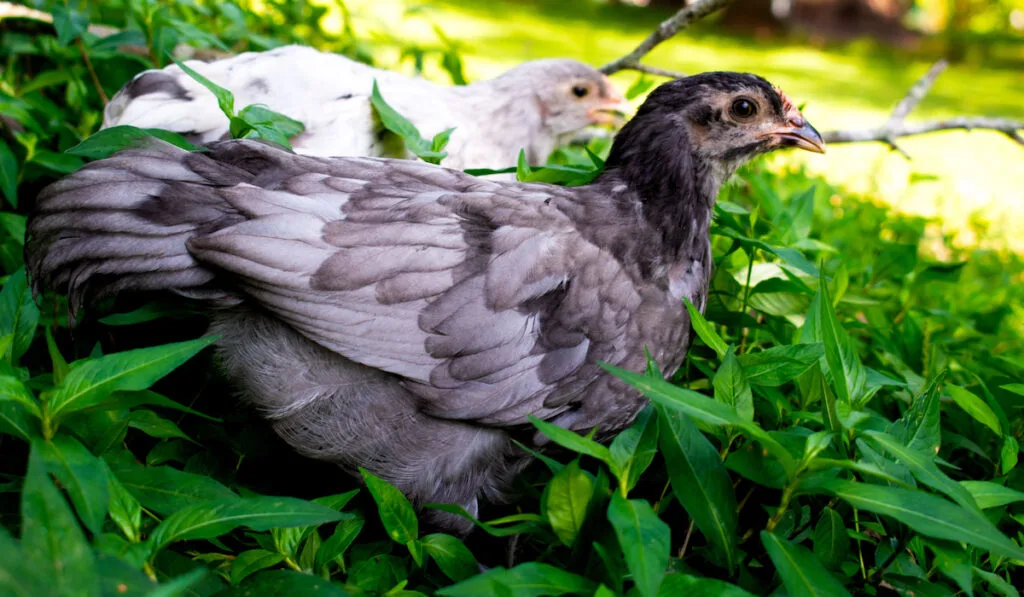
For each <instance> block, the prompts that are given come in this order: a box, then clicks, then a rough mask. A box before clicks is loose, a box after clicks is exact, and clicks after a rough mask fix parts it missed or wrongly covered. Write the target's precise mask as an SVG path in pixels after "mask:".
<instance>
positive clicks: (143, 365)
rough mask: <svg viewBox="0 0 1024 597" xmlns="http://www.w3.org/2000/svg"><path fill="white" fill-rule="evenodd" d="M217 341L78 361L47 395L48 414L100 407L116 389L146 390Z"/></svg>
mask: <svg viewBox="0 0 1024 597" xmlns="http://www.w3.org/2000/svg"><path fill="white" fill-rule="evenodd" d="M216 339H217V338H216V337H213V336H208V337H205V338H198V339H196V340H190V341H187V342H177V343H174V344H165V345H163V346H154V347H152V348H139V349H136V350H128V351H125V352H119V353H115V354H109V355H105V356H102V357H99V358H95V359H88V360H85V361H78V362H76V363H75V365H74V366H73V368H72V369H71V371H70V372H69V373H68V375H67V377H65V378H64V381H62V382H61V383H60V384H59V385H58V386H57V387H56V388H54V390H53V393H52V394H50V396H49V400H48V402H49V408H50V413H51V415H52V416H53V417H54V418H56V417H57V416H58V415H66V414H69V413H72V412H75V411H79V410H82V409H85V408H89V407H90V406H94V405H96V404H99V403H100V402H102V401H103V400H105V399H106V398H107V397H108V396H110V394H111V393H113V392H115V391H118V390H143V389H146V388H148V387H149V386H150V385H152V384H153V383H155V382H156V381H157V380H159V379H160V378H161V377H163V376H165V375H167V374H168V373H170V372H171V371H173V370H174V369H176V368H177V367H179V366H180V365H181V364H182V363H184V362H185V361H187V360H189V359H190V358H192V357H193V356H195V354H196V353H198V352H199V351H200V350H202V349H204V348H206V347H207V346H209V345H210V344H212V343H213V342H214V341H215V340H216Z"/></svg>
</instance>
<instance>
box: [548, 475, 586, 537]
mask: <svg viewBox="0 0 1024 597" xmlns="http://www.w3.org/2000/svg"><path fill="white" fill-rule="evenodd" d="M593 493H594V483H593V481H591V480H590V477H588V476H587V474H586V473H584V472H583V471H582V470H580V466H579V464H578V463H577V461H575V460H574V461H572V462H571V463H569V465H568V466H566V467H565V468H563V469H562V470H560V471H559V472H558V474H556V475H555V476H554V477H553V478H552V479H551V481H550V482H549V483H548V486H547V489H546V490H545V492H544V506H545V512H546V514H547V517H548V522H550V523H551V530H553V531H554V532H555V536H557V537H558V539H559V540H560V541H561V542H562V543H563V544H564V545H567V546H569V547H571V546H572V545H573V544H574V543H575V542H576V537H577V535H579V533H580V530H581V529H582V528H583V523H584V521H585V520H586V518H587V510H588V508H589V507H590V497H591V496H592V495H593Z"/></svg>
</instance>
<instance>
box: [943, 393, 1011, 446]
mask: <svg viewBox="0 0 1024 597" xmlns="http://www.w3.org/2000/svg"><path fill="white" fill-rule="evenodd" d="M946 393H947V394H949V397H950V398H952V399H953V402H956V404H957V406H959V407H960V408H962V409H964V411H965V412H966V413H967V414H969V415H971V417H973V418H974V420H975V421H977V422H979V423H981V424H982V425H984V426H986V427H988V428H989V429H991V430H992V432H993V433H995V434H996V435H998V436H1000V437H1001V436H1002V435H1003V430H1002V428H1001V427H1000V425H999V417H997V416H996V413H995V412H993V411H992V407H990V406H989V405H988V404H986V403H985V401H984V400H982V399H981V398H979V397H977V396H976V395H974V394H973V393H971V392H969V391H968V390H965V389H964V388H961V387H960V386H955V385H953V384H949V385H947V386H946Z"/></svg>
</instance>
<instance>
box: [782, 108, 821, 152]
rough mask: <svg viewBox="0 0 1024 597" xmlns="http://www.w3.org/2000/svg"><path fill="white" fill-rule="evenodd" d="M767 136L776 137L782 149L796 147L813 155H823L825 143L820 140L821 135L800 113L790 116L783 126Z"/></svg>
mask: <svg viewBox="0 0 1024 597" xmlns="http://www.w3.org/2000/svg"><path fill="white" fill-rule="evenodd" d="M768 134H769V135H771V136H773V137H778V138H779V140H780V145H782V146H783V147H798V148H800V149H804V150H807V151H813V152H814V153H825V141H824V140H822V138H821V134H820V133H818V131H817V130H815V128H814V127H813V126H811V123H809V122H807V120H806V119H805V118H804V117H803V116H802V115H800V113H797V114H796V115H795V116H791V117H790V118H789V120H788V122H787V123H786V125H785V126H781V127H779V128H777V129H775V130H773V131H771V132H770V133H768Z"/></svg>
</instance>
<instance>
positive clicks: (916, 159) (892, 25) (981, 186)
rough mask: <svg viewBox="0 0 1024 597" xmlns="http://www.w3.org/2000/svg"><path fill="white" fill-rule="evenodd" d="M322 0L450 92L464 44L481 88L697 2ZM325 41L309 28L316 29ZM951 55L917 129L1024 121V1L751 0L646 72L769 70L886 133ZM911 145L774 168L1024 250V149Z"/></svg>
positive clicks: (632, 41) (842, 149)
mask: <svg viewBox="0 0 1024 597" xmlns="http://www.w3.org/2000/svg"><path fill="white" fill-rule="evenodd" d="M316 4H318V5H321V6H323V7H325V8H326V9H327V13H326V15H325V16H324V17H323V19H322V20H321V22H320V27H321V28H322V30H323V31H324V32H326V33H328V34H333V35H341V34H342V30H343V28H344V27H345V26H346V24H347V25H348V26H350V27H351V31H352V32H354V34H355V36H356V37H357V38H358V39H359V43H361V44H365V45H366V47H367V48H368V49H372V50H371V51H372V53H373V56H374V59H375V61H376V62H377V63H378V64H381V65H383V66H388V67H391V68H395V69H398V70H402V71H404V72H410V73H411V72H415V71H416V70H417V56H420V57H421V61H420V62H421V64H420V68H421V69H422V72H423V74H424V76H426V77H428V78H431V79H434V80H438V81H450V77H449V75H448V73H447V72H445V71H444V70H443V69H442V68H441V67H440V66H439V65H440V58H439V57H440V56H441V54H442V53H443V52H444V51H445V50H446V49H447V48H449V47H451V46H455V47H457V48H458V50H459V53H460V55H461V57H462V59H463V61H464V68H465V73H466V75H467V78H468V79H469V80H471V81H472V80H477V79H481V78H488V77H491V76H494V75H497V74H499V73H500V72H502V71H504V70H505V69H507V68H509V67H512V66H514V65H516V64H518V63H520V62H523V61H525V60H530V59H535V58H544V57H574V58H578V59H581V60H583V61H585V62H587V63H590V64H593V65H595V66H596V65H601V64H604V63H606V62H608V61H610V60H612V59H614V58H617V57H619V56H621V55H623V54H626V53H627V52H629V51H630V50H632V49H633V48H634V47H635V46H636V44H637V43H639V41H640V40H642V39H643V38H644V37H645V36H646V35H648V34H649V33H650V32H651V31H652V30H653V29H654V27H655V26H656V25H657V24H658V23H659V22H660V21H661V20H662V19H664V18H666V17H667V16H669V15H670V14H671V12H672V11H674V10H676V9H678V8H679V7H680V6H681V5H682V4H683V3H682V2H680V1H679V0H673V1H664V0H662V1H658V0H653V1H651V2H650V3H648V2H644V1H636V2H634V1H633V0H624V1H622V2H614V1H611V0H607V1H606V0H489V1H487V2H480V1H477V0H435V1H432V2H421V1H416V0H349V1H348V2H346V3H345V4H344V5H341V4H340V3H337V2H332V1H330V0H317V2H316ZM648 4H649V5H648ZM343 6H344V7H345V8H347V16H346V10H344V9H343ZM314 31H315V27H312V26H311V27H310V31H309V33H310V34H313V33H314ZM297 33H299V34H301V32H297ZM324 44H326V45H327V46H329V45H330V42H329V41H328V40H325V41H324ZM321 45H322V44H321ZM942 57H948V58H950V59H951V60H952V64H951V66H950V67H949V68H948V69H947V70H946V72H945V73H944V74H943V75H942V76H941V77H940V78H939V79H938V81H937V83H936V84H935V86H934V87H933V89H932V91H931V92H930V93H929V94H928V96H927V97H926V98H925V99H924V101H923V102H921V104H920V105H919V106H918V107H917V109H915V110H914V112H913V113H912V114H911V115H910V117H909V119H908V120H911V121H912V120H922V119H940V118H946V117H951V116H982V115H984V116H1003V117H1010V118H1016V119H1024V68H1022V67H1024V1H1022V0H996V1H989V0H913V1H911V0H845V1H843V0H740V1H739V2H736V3H735V4H734V5H733V6H732V7H730V8H727V9H726V10H725V11H724V12H723V13H722V14H719V15H716V16H714V17H712V18H709V19H706V20H705V21H703V22H701V23H699V24H698V25H697V26H695V27H692V28H691V29H688V30H687V31H685V32H684V33H682V34H681V35H679V36H677V37H676V38H674V39H672V40H670V41H668V42H666V43H664V44H662V45H661V46H659V47H658V48H657V49H656V50H655V51H654V52H652V53H651V54H650V55H649V56H648V57H647V58H646V59H645V60H644V62H645V63H647V64H649V65H651V66H659V67H662V68H667V69H672V70H676V71H682V72H686V73H693V72H700V71H708V70H723V69H725V70H743V71H751V72H755V73H758V74H760V75H762V76H764V77H766V78H768V79H769V80H770V81H772V82H773V83H775V84H777V85H779V86H780V87H781V88H783V89H784V90H786V91H787V93H788V94H789V95H790V96H791V97H793V98H794V100H795V101H797V102H798V103H804V104H805V108H804V113H805V115H807V117H808V119H809V120H810V121H811V122H812V123H814V124H815V126H817V127H818V129H819V130H827V129H838V128H867V127H874V126H878V125H881V124H883V123H884V122H885V121H886V119H887V118H888V116H889V113H890V111H891V110H892V108H893V107H894V106H895V105H896V103H897V102H899V100H900V99H901V98H902V97H903V95H904V94H905V93H906V91H907V90H908V89H909V88H910V86H911V85H912V84H913V83H914V81H915V80H916V79H917V78H918V77H920V76H921V75H922V74H923V73H924V72H925V71H926V70H927V69H928V67H929V66H930V65H931V64H932V63H933V62H934V61H935V60H936V59H938V58H942ZM638 76H639V75H638V74H637V73H633V72H629V71H626V72H622V73H619V74H616V75H615V76H614V77H613V79H614V80H615V81H616V82H617V83H618V84H619V85H620V86H621V87H622V88H623V89H625V88H627V87H629V86H630V85H631V84H632V83H634V82H635V81H636V79H637V78H638ZM637 103H639V99H638V100H637ZM900 146H901V147H902V148H904V149H905V150H906V151H907V153H909V154H910V156H911V158H912V159H911V160H907V159H906V158H904V157H903V156H901V155H899V154H898V153H896V152H894V151H891V150H890V149H889V148H888V147H886V146H884V145H882V144H879V143H862V144H854V145H843V146H833V147H831V148H830V149H829V152H828V154H827V156H824V157H821V156H813V155H809V156H804V155H795V154H791V155H784V156H779V157H776V158H772V160H773V161H772V163H773V166H774V167H778V168H785V167H788V166H790V165H792V163H793V162H794V161H801V162H804V163H806V165H807V167H808V168H809V169H810V170H811V171H813V172H819V173H822V174H824V175H826V177H827V178H828V179H829V180H830V181H831V182H832V183H834V184H837V185H841V186H843V187H846V188H848V189H850V190H852V191H857V192H860V193H868V194H870V195H872V196H875V197H877V199H878V200H879V201H885V202H888V203H890V204H892V205H893V206H894V207H896V208H897V209H899V210H901V211H904V212H907V213H912V214H918V215H925V216H937V217H939V218H940V219H941V220H942V226H943V228H944V230H946V231H949V232H955V233H957V235H958V238H957V240H958V241H959V242H961V243H964V244H981V245H985V246H996V247H1006V246H1009V247H1012V248H1014V249H1015V250H1018V251H1020V250H1024V234H1022V232H1024V147H1021V146H1019V145H1016V144H1015V143H1013V142H1012V141H1011V140H1010V139H1009V138H1007V137H1006V136H1004V135H1002V134H999V133H994V132H989V131H976V132H973V133H965V132H960V131H952V132H941V133H934V134H930V135H925V136H921V137H915V138H908V139H904V140H902V141H900Z"/></svg>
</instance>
